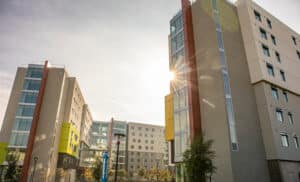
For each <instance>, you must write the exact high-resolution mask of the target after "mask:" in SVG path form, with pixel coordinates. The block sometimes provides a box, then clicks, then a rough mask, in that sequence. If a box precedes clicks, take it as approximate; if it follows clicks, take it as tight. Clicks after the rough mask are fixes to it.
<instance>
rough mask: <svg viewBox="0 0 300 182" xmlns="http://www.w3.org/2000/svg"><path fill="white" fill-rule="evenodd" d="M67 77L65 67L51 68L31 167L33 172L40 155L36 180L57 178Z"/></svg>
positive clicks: (30, 169)
mask: <svg viewBox="0 0 300 182" xmlns="http://www.w3.org/2000/svg"><path fill="white" fill-rule="evenodd" d="M65 77H66V73H65V70H64V69H59V68H57V69H56V68H51V69H50V70H49V73H48V79H47V84H46V89H45V93H44V98H43V103H42V107H41V113H40V119H39V122H38V128H37V133H36V137H35V142H34V146H33V151H32V158H31V162H30V168H29V171H30V174H31V173H32V171H33V163H34V162H33V158H34V157H38V161H37V165H36V173H35V176H34V181H49V182H50V181H54V179H55V171H56V164H57V157H58V145H59V141H60V128H61V122H62V115H61V114H62V113H63V112H61V111H60V109H62V110H64V107H61V105H62V104H63V103H64V101H65V97H66V96H65V95H63V94H62V93H63V91H65V90H66V89H65V87H66V85H65ZM29 176H30V175H29Z"/></svg>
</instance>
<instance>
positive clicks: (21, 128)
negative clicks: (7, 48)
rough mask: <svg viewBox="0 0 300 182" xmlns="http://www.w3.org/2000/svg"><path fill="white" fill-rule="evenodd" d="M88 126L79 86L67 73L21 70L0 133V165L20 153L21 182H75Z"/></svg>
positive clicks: (33, 68)
mask: <svg viewBox="0 0 300 182" xmlns="http://www.w3.org/2000/svg"><path fill="white" fill-rule="evenodd" d="M85 123H86V125H87V126H86V125H85ZM90 123H91V116H90V113H89V111H88V109H87V106H86V103H85V101H84V98H83V96H82V93H81V91H80V88H79V85H78V82H77V80H76V78H75V77H70V76H69V75H68V73H67V72H66V70H65V69H64V68H63V67H57V66H50V65H49V64H48V61H46V62H45V65H39V64H30V65H28V67H19V68H18V69H17V73H16V77H15V81H14V84H13V88H12V91H11V95H10V98H9V102H8V105H7V110H6V113H5V117H4V121H3V125H2V129H1V132H0V142H1V152H0V154H1V161H0V162H1V163H2V164H5V156H6V155H7V152H11V151H19V152H20V154H21V155H20V159H19V165H20V166H22V175H21V177H20V181H29V180H33V181H58V180H63V179H64V180H68V181H73V180H75V176H76V166H77V163H78V159H79V148H80V143H86V144H87V141H88V138H87V137H88V135H86V131H87V130H88V126H89V125H90ZM33 171H34V174H33Z"/></svg>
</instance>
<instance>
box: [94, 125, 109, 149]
mask: <svg viewBox="0 0 300 182" xmlns="http://www.w3.org/2000/svg"><path fill="white" fill-rule="evenodd" d="M108 142H109V122H105V121H93V124H92V128H91V132H90V144H91V148H93V149H100V150H107V149H108Z"/></svg>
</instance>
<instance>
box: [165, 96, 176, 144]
mask: <svg viewBox="0 0 300 182" xmlns="http://www.w3.org/2000/svg"><path fill="white" fill-rule="evenodd" d="M173 107H174V105H173V94H169V95H166V96H165V125H166V126H165V139H166V140H167V141H170V140H174V108H173Z"/></svg>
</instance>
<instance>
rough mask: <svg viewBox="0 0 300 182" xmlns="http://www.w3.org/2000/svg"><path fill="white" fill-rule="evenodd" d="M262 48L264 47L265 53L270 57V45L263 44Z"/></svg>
mask: <svg viewBox="0 0 300 182" xmlns="http://www.w3.org/2000/svg"><path fill="white" fill-rule="evenodd" d="M262 49H263V53H264V55H265V56H268V57H270V51H269V48H268V46H266V45H264V44H262Z"/></svg>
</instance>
